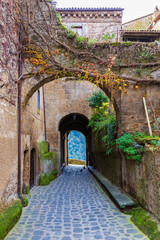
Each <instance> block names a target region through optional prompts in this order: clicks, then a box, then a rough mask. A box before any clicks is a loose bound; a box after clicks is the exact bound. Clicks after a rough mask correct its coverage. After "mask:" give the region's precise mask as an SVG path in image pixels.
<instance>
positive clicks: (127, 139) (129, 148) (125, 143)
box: [116, 133, 143, 162]
mask: <svg viewBox="0 0 160 240" xmlns="http://www.w3.org/2000/svg"><path fill="white" fill-rule="evenodd" d="M116 144H117V146H118V148H119V149H120V150H122V151H123V152H124V153H126V158H127V159H129V160H136V161H138V162H141V161H142V154H143V147H142V146H140V148H138V147H137V146H136V144H135V139H134V135H133V134H130V133H124V134H123V136H122V137H120V138H118V139H116Z"/></svg>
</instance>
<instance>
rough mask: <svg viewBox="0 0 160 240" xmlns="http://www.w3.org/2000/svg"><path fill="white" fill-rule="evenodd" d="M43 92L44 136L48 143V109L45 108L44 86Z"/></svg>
mask: <svg viewBox="0 0 160 240" xmlns="http://www.w3.org/2000/svg"><path fill="white" fill-rule="evenodd" d="M42 91H43V113H44V136H45V141H46V142H47V130H46V107H45V96H44V86H43V87H42Z"/></svg>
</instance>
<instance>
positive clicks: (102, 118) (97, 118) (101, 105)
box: [88, 91, 117, 154]
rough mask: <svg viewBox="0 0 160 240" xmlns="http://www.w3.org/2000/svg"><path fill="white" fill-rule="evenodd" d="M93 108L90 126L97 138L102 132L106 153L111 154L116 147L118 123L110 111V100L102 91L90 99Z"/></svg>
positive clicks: (113, 113)
mask: <svg viewBox="0 0 160 240" xmlns="http://www.w3.org/2000/svg"><path fill="white" fill-rule="evenodd" d="M88 101H89V106H90V107H91V108H92V114H91V118H90V120H89V124H88V126H90V127H92V129H93V131H94V132H95V137H96V138H97V137H98V135H99V134H100V133H101V132H102V133H103V134H102V135H103V137H102V138H101V140H102V142H103V143H104V144H105V147H106V153H107V154H109V153H111V152H112V150H113V149H114V147H115V139H116V127H117V121H116V116H115V112H114V110H112V111H111V112H110V110H109V100H108V97H107V96H105V95H104V94H103V93H102V92H101V91H99V92H95V93H93V95H92V96H91V97H90V98H89V99H88Z"/></svg>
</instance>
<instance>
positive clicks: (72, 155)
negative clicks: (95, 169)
mask: <svg viewBox="0 0 160 240" xmlns="http://www.w3.org/2000/svg"><path fill="white" fill-rule="evenodd" d="M68 159H69V163H77V164H78V163H79V162H80V161H83V162H84V164H86V138H85V136H84V135H83V134H82V133H81V132H79V131H71V132H70V133H69V135H68ZM83 162H82V163H83Z"/></svg>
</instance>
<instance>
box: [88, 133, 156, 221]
mask: <svg viewBox="0 0 160 240" xmlns="http://www.w3.org/2000/svg"><path fill="white" fill-rule="evenodd" d="M101 137H102V136H101V135H99V137H98V139H93V145H94V154H95V156H96V158H95V159H94V162H93V165H94V166H95V167H96V168H97V169H98V170H99V171H100V172H101V173H102V174H103V175H104V176H106V177H107V178H108V179H109V180H110V181H111V182H112V183H113V184H115V185H117V186H118V187H120V188H121V189H122V190H124V191H125V192H126V193H128V194H129V195H130V196H131V197H133V199H135V200H137V201H138V202H139V203H140V204H141V205H142V206H143V207H144V208H145V209H147V210H148V211H149V212H151V213H152V214H154V216H155V217H156V218H157V219H159V220H160V190H159V189H160V148H158V147H157V148H156V147H153V146H149V145H146V146H145V149H144V155H143V158H142V163H139V162H137V161H133V160H128V159H126V157H125V155H124V154H123V153H122V152H121V151H119V150H118V149H117V148H116V149H115V150H114V151H113V152H112V153H111V154H109V155H106V153H105V146H104V144H103V143H102V141H101V140H100V139H101Z"/></svg>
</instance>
